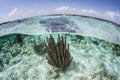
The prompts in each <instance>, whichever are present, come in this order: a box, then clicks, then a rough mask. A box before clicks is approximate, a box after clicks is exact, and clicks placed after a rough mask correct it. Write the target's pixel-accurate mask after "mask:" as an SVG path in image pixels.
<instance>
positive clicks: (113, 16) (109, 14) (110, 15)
mask: <svg viewBox="0 0 120 80" xmlns="http://www.w3.org/2000/svg"><path fill="white" fill-rule="evenodd" d="M106 16H109V17H110V18H111V19H115V17H120V13H119V12H113V11H107V12H106Z"/></svg>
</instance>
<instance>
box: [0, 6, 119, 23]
mask: <svg viewBox="0 0 120 80" xmlns="http://www.w3.org/2000/svg"><path fill="white" fill-rule="evenodd" d="M48 14H76V15H85V16H92V17H98V18H103V19H107V20H111V21H114V22H117V23H120V13H119V12H118V11H116V12H115V11H103V12H100V11H97V10H94V9H81V8H74V7H69V6H61V7H57V8H55V9H53V10H45V11H43V10H42V11H40V10H37V11H29V10H28V11H26V12H25V11H24V10H19V11H18V9H17V8H14V9H13V10H11V11H10V13H8V15H7V16H4V17H2V18H0V22H5V21H10V20H16V19H21V18H25V17H32V16H38V15H48Z"/></svg>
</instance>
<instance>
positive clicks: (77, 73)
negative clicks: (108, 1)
mask: <svg viewBox="0 0 120 80" xmlns="http://www.w3.org/2000/svg"><path fill="white" fill-rule="evenodd" d="M38 23H39V24H38ZM96 25H97V26H96ZM52 26H53V27H52ZM57 26H59V27H57ZM56 27H57V28H56ZM56 32H60V33H56ZM61 32H65V33H61ZM17 33H20V34H17ZM49 33H51V35H52V36H53V37H54V39H57V35H58V34H60V35H63V36H64V37H66V39H67V44H69V45H70V54H71V56H72V57H73V60H72V62H71V63H70V65H69V67H67V69H66V70H65V71H64V72H62V71H60V70H59V69H57V68H55V67H53V66H52V65H49V64H48V63H47V59H46V55H47V52H46V50H45V46H44V43H46V41H44V40H46V36H47V37H49ZM119 33H120V27H119V26H118V25H114V24H112V23H110V22H105V21H99V20H96V19H92V18H85V17H84V18H83V17H81V16H67V15H62V16H61V15H58V16H47V17H46V16H42V17H41V16H40V17H33V18H30V19H24V20H18V21H13V22H8V23H4V24H1V25H0V80H66V79H69V80H120V35H119ZM17 35H19V36H20V37H21V38H22V39H21V38H20V41H16V40H17V38H16V36H17ZM35 42H36V44H35Z"/></svg>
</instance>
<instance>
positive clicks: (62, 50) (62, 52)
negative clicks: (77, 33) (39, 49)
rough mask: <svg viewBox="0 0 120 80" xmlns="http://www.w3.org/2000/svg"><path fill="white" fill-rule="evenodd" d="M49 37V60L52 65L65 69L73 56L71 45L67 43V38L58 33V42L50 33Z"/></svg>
mask: <svg viewBox="0 0 120 80" xmlns="http://www.w3.org/2000/svg"><path fill="white" fill-rule="evenodd" d="M46 39H47V45H46V46H47V53H48V55H47V60H48V63H49V64H50V65H53V66H55V67H57V68H60V70H62V71H63V70H64V69H65V68H66V67H67V66H68V65H69V64H70V62H71V61H72V57H71V55H70V52H69V45H68V46H67V44H66V38H64V37H63V36H61V37H60V35H58V39H57V43H55V40H54V38H53V37H52V36H51V35H50V38H48V37H46Z"/></svg>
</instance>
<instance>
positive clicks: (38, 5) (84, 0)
mask: <svg viewBox="0 0 120 80" xmlns="http://www.w3.org/2000/svg"><path fill="white" fill-rule="evenodd" d="M119 5H120V0H0V23H2V22H6V21H11V20H16V19H21V18H25V17H31V16H36V15H47V14H78V15H79V14H80V15H87V16H93V17H98V18H103V19H107V20H111V21H114V22H116V23H119V24H120V6H119Z"/></svg>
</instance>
